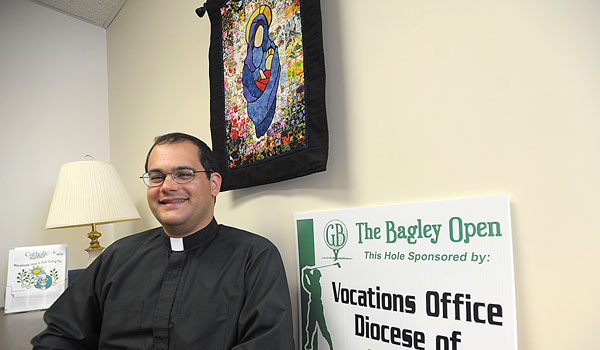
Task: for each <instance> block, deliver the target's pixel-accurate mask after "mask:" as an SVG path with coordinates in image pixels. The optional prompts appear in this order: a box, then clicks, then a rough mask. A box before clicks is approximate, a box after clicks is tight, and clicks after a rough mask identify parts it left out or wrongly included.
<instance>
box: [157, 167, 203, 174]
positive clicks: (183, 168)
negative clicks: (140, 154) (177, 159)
mask: <svg viewBox="0 0 600 350" xmlns="http://www.w3.org/2000/svg"><path fill="white" fill-rule="evenodd" d="M177 170H195V169H194V168H192V167H191V166H188V165H181V166H178V167H175V168H173V171H177ZM148 172H149V173H152V172H155V173H162V174H165V172H163V171H162V169H150V170H148Z"/></svg>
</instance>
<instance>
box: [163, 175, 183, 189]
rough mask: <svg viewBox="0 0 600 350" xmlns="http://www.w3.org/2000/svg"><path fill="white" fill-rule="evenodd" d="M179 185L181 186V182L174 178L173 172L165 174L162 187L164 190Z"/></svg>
mask: <svg viewBox="0 0 600 350" xmlns="http://www.w3.org/2000/svg"><path fill="white" fill-rule="evenodd" d="M177 186H179V184H178V183H177V182H175V181H174V180H173V176H172V175H171V174H168V175H166V176H165V181H163V183H162V185H161V187H160V189H161V190H164V191H168V190H171V189H173V188H175V187H177Z"/></svg>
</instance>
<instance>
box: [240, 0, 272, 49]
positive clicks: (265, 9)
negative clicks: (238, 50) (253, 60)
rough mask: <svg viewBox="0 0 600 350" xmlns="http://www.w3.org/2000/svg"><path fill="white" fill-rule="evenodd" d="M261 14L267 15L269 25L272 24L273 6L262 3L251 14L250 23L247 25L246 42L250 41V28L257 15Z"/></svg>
mask: <svg viewBox="0 0 600 350" xmlns="http://www.w3.org/2000/svg"><path fill="white" fill-rule="evenodd" d="M261 14H262V15H263V16H265V19H266V20H267V25H271V18H272V14H271V8H270V7H269V6H267V5H261V6H260V7H259V8H257V9H256V10H255V11H254V13H253V14H252V16H250V18H249V19H248V24H247V25H246V44H247V43H249V40H250V28H251V27H252V23H254V20H255V19H256V17H257V16H258V15H261Z"/></svg>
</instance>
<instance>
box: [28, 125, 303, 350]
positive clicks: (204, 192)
mask: <svg viewBox="0 0 600 350" xmlns="http://www.w3.org/2000/svg"><path fill="white" fill-rule="evenodd" d="M142 178H143V180H144V182H145V183H146V185H148V193H147V198H148V205H149V207H150V209H151V211H152V213H153V214H154V216H155V217H156V219H157V220H158V221H159V222H160V223H161V225H162V227H158V228H155V229H151V230H148V231H145V232H141V233H138V234H135V235H131V236H129V237H125V238H123V239H120V240H118V241H116V242H115V243H113V244H112V245H110V246H109V247H108V248H106V250H105V251H104V252H103V253H102V254H101V255H100V256H99V257H98V258H97V259H96V260H95V261H94V262H93V263H92V264H91V265H90V266H89V267H88V268H87V269H86V270H85V272H83V273H82V274H81V275H80V276H79V277H78V279H77V280H76V281H75V282H74V283H73V284H72V285H71V286H70V287H69V288H68V289H67V290H66V291H65V292H64V293H63V295H62V296H61V297H60V298H59V299H58V300H57V301H56V302H55V303H54V304H53V305H52V306H51V307H50V309H48V311H47V312H46V314H45V315H44V320H45V322H46V323H47V325H48V326H47V328H46V330H44V331H43V332H41V333H40V334H38V335H37V336H36V337H34V338H33V340H32V344H33V348H34V349H68V350H75V349H155V350H159V349H165V350H168V349H206V350H213V349H215V350H216V349H219V350H220V349H238V350H241V349H244V350H286V349H293V348H294V342H293V330H292V316H291V305H290V295H289V289H288V285H287V279H286V276H285V271H284V268H283V263H282V261H281V256H280V255H279V252H278V251H277V248H276V247H275V246H274V245H273V244H272V243H271V242H269V241H268V240H267V239H265V238H263V237H260V236H258V235H255V234H252V233H249V232H246V231H242V230H239V229H236V228H233V227H228V226H224V225H220V224H218V223H217V222H216V220H215V218H214V216H213V215H214V205H215V199H216V196H217V194H218V193H219V190H220V186H221V175H220V174H219V173H218V172H217V171H216V167H215V162H214V159H213V155H212V152H211V150H210V149H209V148H208V146H206V144H205V143H204V142H202V141H200V140H199V139H197V138H195V137H193V136H190V135H186V134H181V133H174V134H167V135H163V136H160V137H158V138H156V140H155V143H154V145H153V146H152V148H151V149H150V152H149V153H148V156H147V158H146V174H144V176H142Z"/></svg>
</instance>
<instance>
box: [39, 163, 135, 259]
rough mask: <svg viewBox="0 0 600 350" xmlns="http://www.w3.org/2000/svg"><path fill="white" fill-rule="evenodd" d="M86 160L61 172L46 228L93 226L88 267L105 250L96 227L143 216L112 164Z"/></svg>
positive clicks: (66, 166)
mask: <svg viewBox="0 0 600 350" xmlns="http://www.w3.org/2000/svg"><path fill="white" fill-rule="evenodd" d="M86 158H88V159H86ZM84 159H85V160H83V161H78V162H70V163H65V164H63V166H62V167H61V168H60V172H59V174H58V180H57V181H56V187H55V188H54V195H53V197H52V203H51V204H50V211H49V212H48V220H47V221H46V228H47V229H55V228H65V227H79V226H88V225H91V226H92V231H91V232H90V233H88V234H87V236H88V237H89V238H90V246H89V247H87V248H86V249H85V250H86V251H87V252H88V254H89V257H90V258H89V260H88V265H89V264H90V263H91V262H92V261H93V260H94V259H95V258H96V257H97V256H98V255H99V254H100V253H101V252H102V250H103V249H104V247H102V246H101V245H100V242H99V241H98V238H100V236H102V234H101V233H100V232H98V231H96V225H100V224H110V223H116V222H122V221H129V220H136V219H139V218H140V214H139V213H138V211H137V209H136V208H135V205H134V204H133V201H132V200H131V198H130V197H129V194H128V193H127V190H126V189H125V185H124V184H123V182H122V181H121V178H119V175H118V174H117V171H116V169H115V168H114V167H113V166H112V164H110V163H108V162H101V161H95V160H93V157H91V156H85V157H84Z"/></svg>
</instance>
